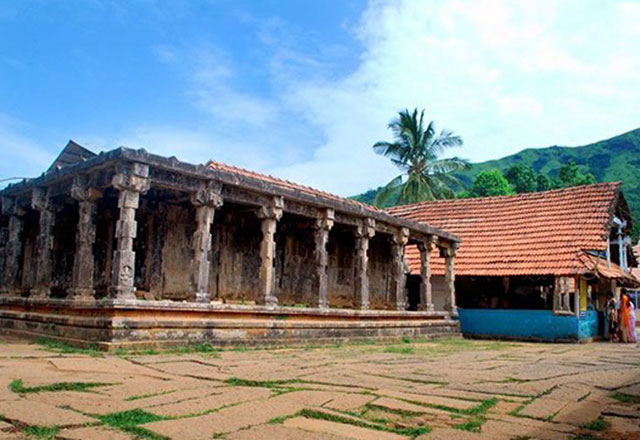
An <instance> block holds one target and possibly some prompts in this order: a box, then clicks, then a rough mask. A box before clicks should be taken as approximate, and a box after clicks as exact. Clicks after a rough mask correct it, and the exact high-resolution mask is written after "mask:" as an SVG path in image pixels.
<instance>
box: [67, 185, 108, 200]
mask: <svg viewBox="0 0 640 440" xmlns="http://www.w3.org/2000/svg"><path fill="white" fill-rule="evenodd" d="M101 196H102V191H100V190H99V189H97V188H91V187H88V186H86V185H83V184H81V183H80V182H79V181H77V180H76V181H74V182H73V185H72V186H71V197H73V198H74V199H76V200H77V201H79V202H95V201H96V200H98V199H99V198H100V197H101Z"/></svg>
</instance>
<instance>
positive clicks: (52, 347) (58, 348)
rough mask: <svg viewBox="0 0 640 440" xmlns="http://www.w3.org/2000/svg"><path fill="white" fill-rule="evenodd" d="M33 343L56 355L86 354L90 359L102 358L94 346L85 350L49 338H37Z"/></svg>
mask: <svg viewBox="0 0 640 440" xmlns="http://www.w3.org/2000/svg"><path fill="white" fill-rule="evenodd" d="M35 343H36V344H38V345H42V346H43V347H44V348H45V349H46V350H49V351H53V352H56V353H64V354H86V355H89V356H92V357H98V356H103V355H104V353H103V352H101V351H100V349H99V347H98V346H97V345H95V344H91V345H89V346H88V347H87V348H81V347H75V346H73V345H69V344H65V343H64V342H60V341H56V340H54V339H49V338H43V337H40V338H37V339H36V340H35Z"/></svg>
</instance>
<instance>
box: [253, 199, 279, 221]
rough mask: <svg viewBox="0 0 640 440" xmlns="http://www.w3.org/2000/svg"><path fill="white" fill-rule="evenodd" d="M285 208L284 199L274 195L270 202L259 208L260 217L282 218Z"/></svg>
mask: <svg viewBox="0 0 640 440" xmlns="http://www.w3.org/2000/svg"><path fill="white" fill-rule="evenodd" d="M283 210H284V199H283V198H282V197H279V196H274V197H272V198H271V200H269V202H268V204H267V205H265V206H261V207H260V208H258V212H257V215H258V218H261V219H270V220H280V218H281V217H282V212H283Z"/></svg>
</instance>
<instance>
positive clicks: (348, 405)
mask: <svg viewBox="0 0 640 440" xmlns="http://www.w3.org/2000/svg"><path fill="white" fill-rule="evenodd" d="M375 398H376V397H375V396H371V395H364V394H340V395H339V396H336V398H335V399H332V400H331V401H330V402H327V403H326V404H324V405H323V407H324V408H331V409H334V410H337V411H353V410H355V409H357V408H360V407H362V406H364V405H366V404H367V403H369V402H371V401H373V400H374V399H375Z"/></svg>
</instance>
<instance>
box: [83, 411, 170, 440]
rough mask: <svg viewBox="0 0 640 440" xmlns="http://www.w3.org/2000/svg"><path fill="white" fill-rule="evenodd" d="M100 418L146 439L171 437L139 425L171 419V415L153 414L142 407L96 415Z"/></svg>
mask: <svg viewBox="0 0 640 440" xmlns="http://www.w3.org/2000/svg"><path fill="white" fill-rule="evenodd" d="M96 417H97V418H98V420H100V421H101V422H102V423H104V424H105V425H106V426H109V427H111V428H115V429H119V430H120V431H124V432H126V433H128V434H132V435H134V436H136V437H137V438H141V439H144V440H168V439H169V437H165V436H164V435H160V434H158V433H155V432H153V431H150V430H148V429H146V428H143V427H141V426H139V425H143V424H145V423H151V422H158V421H161V420H170V419H171V418H169V417H162V416H158V415H155V414H151V413H149V412H146V411H144V410H142V409H132V410H129V411H122V412H116V413H110V414H105V415H98V416H96Z"/></svg>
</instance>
